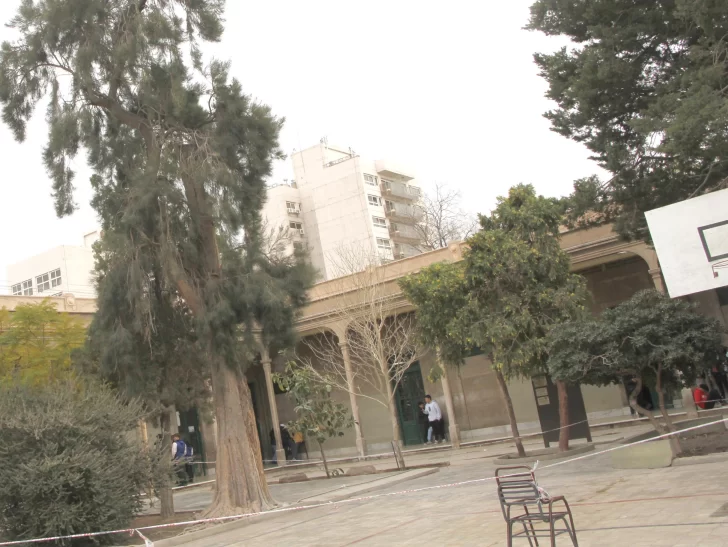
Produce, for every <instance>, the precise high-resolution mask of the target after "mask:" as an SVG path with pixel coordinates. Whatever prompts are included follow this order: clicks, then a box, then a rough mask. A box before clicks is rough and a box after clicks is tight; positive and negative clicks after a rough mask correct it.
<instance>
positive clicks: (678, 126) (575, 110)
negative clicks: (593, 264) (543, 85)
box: [527, 0, 728, 239]
mask: <svg viewBox="0 0 728 547" xmlns="http://www.w3.org/2000/svg"><path fill="white" fill-rule="evenodd" d="M527 28H529V29H531V30H537V31H540V32H543V33H545V34H546V35H548V36H561V37H566V38H568V39H570V40H571V41H572V43H573V46H570V47H564V48H561V49H560V50H558V51H556V52H555V53H552V54H541V53H537V54H536V55H535V60H536V64H537V65H538V66H539V69H540V72H541V76H542V77H543V78H544V79H545V80H546V81H547V82H548V84H549V90H548V92H547V97H548V98H549V99H551V100H553V101H554V102H555V103H556V105H557V107H556V108H555V109H553V110H551V111H549V112H547V113H546V114H545V116H546V118H547V119H549V120H550V121H551V125H552V128H553V130H554V131H556V132H557V133H560V134H561V135H564V136H565V137H568V138H570V139H572V140H574V141H577V142H581V143H583V144H584V145H585V146H586V147H587V148H588V149H589V150H590V151H591V152H592V154H593V158H594V159H595V160H596V161H597V162H598V164H599V165H600V166H601V167H602V168H604V169H606V170H607V171H609V172H610V174H611V178H610V179H609V180H608V181H606V182H603V183H602V182H600V181H599V180H598V179H597V178H596V177H590V178H585V179H582V180H579V181H577V182H576V183H575V186H574V190H575V192H574V195H573V196H572V198H573V200H572V203H571V217H572V220H577V219H578V220H579V221H580V222H582V223H589V222H593V221H614V222H615V225H616V226H615V228H616V230H617V231H618V232H619V233H621V234H622V235H623V236H627V237H631V238H643V239H649V233H648V231H647V228H646V222H645V218H644V212H645V211H648V210H650V209H653V208H655V207H660V206H664V205H668V204H670V203H674V202H676V201H680V200H683V199H686V198H689V197H691V196H694V195H697V194H700V193H702V192H709V191H711V190H716V189H720V188H723V187H725V184H726V180H727V177H728V133H727V132H726V126H728V102H727V101H726V99H727V97H728V96H727V95H726V93H728V86H726V63H727V62H728V60H727V59H728V58H727V57H726V54H727V53H728V14H727V13H726V9H725V5H724V4H723V3H722V2H715V1H713V0H672V1H667V2H628V1H624V0H594V1H591V2H577V1H573V0H538V1H537V2H535V3H534V4H533V5H532V6H531V18H530V22H529V24H528V27H527ZM587 212H589V213H590V214H588V215H585V213H587Z"/></svg>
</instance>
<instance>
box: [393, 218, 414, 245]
mask: <svg viewBox="0 0 728 547" xmlns="http://www.w3.org/2000/svg"><path fill="white" fill-rule="evenodd" d="M389 236H390V237H391V238H392V241H395V242H398V243H414V244H416V243H419V242H420V240H421V237H420V234H419V233H418V232H417V230H415V228H413V227H412V226H411V225H410V224H397V223H395V222H392V223H391V224H390V225H389Z"/></svg>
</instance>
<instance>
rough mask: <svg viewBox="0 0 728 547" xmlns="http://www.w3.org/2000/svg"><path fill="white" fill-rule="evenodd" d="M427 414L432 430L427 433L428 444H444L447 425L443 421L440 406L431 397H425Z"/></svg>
mask: <svg viewBox="0 0 728 547" xmlns="http://www.w3.org/2000/svg"><path fill="white" fill-rule="evenodd" d="M425 413H426V414H427V419H428V420H429V421H430V429H429V431H428V432H427V443H428V444H429V443H431V442H435V443H437V442H441V443H444V442H445V423H444V422H443V420H442V411H441V410H440V405H438V404H437V402H436V401H433V400H432V397H430V396H429V395H425ZM438 438H439V441H438ZM433 439H434V441H433Z"/></svg>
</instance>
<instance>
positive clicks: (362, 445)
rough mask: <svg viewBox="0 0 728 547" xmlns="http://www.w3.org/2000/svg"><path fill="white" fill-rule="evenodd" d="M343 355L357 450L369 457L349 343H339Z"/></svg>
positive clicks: (362, 455) (360, 455) (361, 456)
mask: <svg viewBox="0 0 728 547" xmlns="http://www.w3.org/2000/svg"><path fill="white" fill-rule="evenodd" d="M339 347H340V348H341V355H342V356H343V357H344V370H345V371H346V383H347V385H348V386H349V403H350V404H351V415H352V416H353V417H354V429H355V433H356V449H357V452H358V453H359V457H360V458H363V457H364V456H366V455H367V443H366V441H365V440H364V434H363V433H362V429H361V420H360V419H359V403H358V402H357V400H356V385H355V383H354V372H353V370H352V368H351V356H350V355H349V343H348V342H339Z"/></svg>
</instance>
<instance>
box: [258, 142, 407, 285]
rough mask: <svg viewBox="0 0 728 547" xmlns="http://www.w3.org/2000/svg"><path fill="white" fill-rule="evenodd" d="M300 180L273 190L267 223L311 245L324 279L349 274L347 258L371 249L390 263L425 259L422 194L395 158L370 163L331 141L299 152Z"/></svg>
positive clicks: (296, 156)
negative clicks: (345, 267)
mask: <svg viewBox="0 0 728 547" xmlns="http://www.w3.org/2000/svg"><path fill="white" fill-rule="evenodd" d="M291 159H292V161H293V171H294V176H295V182H293V183H290V184H284V185H278V186H275V187H272V188H270V189H269V191H268V200H267V202H266V204H265V207H264V209H263V218H264V219H266V221H267V223H268V226H269V228H273V229H276V228H278V227H281V226H282V227H286V228H288V229H289V234H290V235H291V239H292V245H296V246H298V245H305V246H306V247H308V249H309V252H310V255H311V262H312V263H313V266H314V267H315V268H316V269H317V270H318V271H319V274H320V277H321V278H322V279H331V278H333V277H336V276H337V275H341V274H342V273H344V272H342V270H341V260H340V259H341V254H342V253H347V252H348V251H350V250H357V249H358V250H364V251H367V252H370V253H371V254H372V255H373V256H378V257H379V258H380V259H381V260H383V261H388V260H396V259H399V258H406V257H408V256H413V255H415V254H418V253H419V252H420V251H419V250H418V248H417V244H418V243H419V242H420V238H419V236H418V235H417V231H416V230H415V228H414V225H415V224H416V222H417V221H418V220H419V219H420V216H421V210H420V208H419V207H418V205H417V203H418V201H419V198H420V188H419V187H418V186H417V185H416V183H415V181H414V177H413V175H412V174H411V173H410V172H409V171H407V170H404V169H402V168H400V167H398V166H397V165H395V164H393V163H392V162H390V161H387V160H377V161H372V160H366V159H364V158H361V157H360V156H358V155H357V154H355V153H354V152H353V151H352V150H351V149H345V148H342V147H338V146H333V145H331V144H328V142H327V141H326V140H325V139H322V141H321V143H319V144H317V145H316V146H312V147H311V148H307V149H305V150H302V151H300V152H294V153H293V154H292V158H291Z"/></svg>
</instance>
